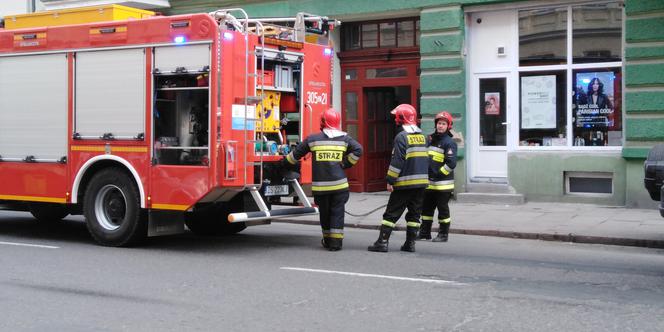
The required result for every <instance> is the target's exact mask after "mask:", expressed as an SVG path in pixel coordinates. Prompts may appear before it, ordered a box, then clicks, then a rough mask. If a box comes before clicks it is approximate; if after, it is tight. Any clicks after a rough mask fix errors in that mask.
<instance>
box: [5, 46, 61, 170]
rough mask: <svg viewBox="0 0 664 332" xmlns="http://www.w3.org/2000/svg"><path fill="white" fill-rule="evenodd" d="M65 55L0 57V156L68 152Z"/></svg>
mask: <svg viewBox="0 0 664 332" xmlns="http://www.w3.org/2000/svg"><path fill="white" fill-rule="evenodd" d="M67 138H68V134H67V57H66V55H65V54H48V55H31V56H14V57H3V58H0V156H2V158H21V159H23V158H25V157H26V156H34V157H35V158H37V159H53V160H55V159H60V158H62V157H64V156H66V155H67Z"/></svg>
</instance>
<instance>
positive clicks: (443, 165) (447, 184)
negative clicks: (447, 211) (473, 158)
mask: <svg viewBox="0 0 664 332" xmlns="http://www.w3.org/2000/svg"><path fill="white" fill-rule="evenodd" d="M427 145H428V151H427V153H428V155H429V186H427V189H429V190H439V191H453V190H454V168H455V167H456V155H457V145H456V143H455V142H454V140H453V139H452V137H451V134H449V132H447V133H445V134H435V133H434V134H431V135H429V137H427Z"/></svg>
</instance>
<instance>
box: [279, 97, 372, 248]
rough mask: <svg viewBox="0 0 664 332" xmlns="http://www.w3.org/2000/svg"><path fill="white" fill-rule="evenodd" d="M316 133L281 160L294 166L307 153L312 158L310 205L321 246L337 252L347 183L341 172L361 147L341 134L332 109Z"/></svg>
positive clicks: (358, 154) (338, 122)
mask: <svg viewBox="0 0 664 332" xmlns="http://www.w3.org/2000/svg"><path fill="white" fill-rule="evenodd" d="M320 130H321V132H320V133H317V134H312V135H309V136H307V138H305V139H304V141H302V142H301V143H300V144H298V145H297V146H296V147H295V149H293V151H291V153H289V154H288V155H287V156H286V157H285V158H284V160H285V162H287V163H290V164H292V165H295V164H296V163H297V160H299V159H300V158H302V157H304V156H305V155H306V154H307V153H309V152H311V154H312V168H313V170H312V173H313V183H312V187H311V189H312V192H313V194H314V202H315V203H316V204H317V205H318V209H319V213H320V226H321V228H322V230H323V240H322V241H321V244H322V245H323V247H324V248H326V249H328V250H330V251H337V250H341V247H342V243H343V238H344V212H345V204H346V202H348V197H349V193H348V180H347V179H346V174H345V173H344V171H343V170H344V169H345V168H349V167H352V166H353V165H355V164H356V163H357V162H358V160H360V156H361V155H362V146H361V145H360V143H358V142H357V141H356V140H355V139H353V138H352V137H350V136H348V135H347V134H346V133H345V132H343V131H341V114H339V112H337V111H336V110H334V109H333V108H330V109H328V110H327V111H325V112H323V114H321V117H320Z"/></svg>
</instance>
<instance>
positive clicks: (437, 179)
mask: <svg viewBox="0 0 664 332" xmlns="http://www.w3.org/2000/svg"><path fill="white" fill-rule="evenodd" d="M434 125H435V130H434V132H433V134H431V135H430V136H429V137H428V138H427V145H428V154H429V186H427V188H426V190H425V191H424V203H423V205H422V227H421V228H420V232H419V234H418V235H417V239H418V240H429V239H431V224H433V213H434V211H435V210H436V208H438V225H439V231H438V235H437V236H436V237H435V238H434V239H433V242H447V234H448V233H449V230H450V223H451V219H450V207H449V205H448V203H449V201H450V198H451V197H452V192H453V191H454V168H455V167H456V153H457V145H456V143H455V142H454V140H453V139H452V133H451V132H450V130H451V129H452V115H450V113H448V112H445V111H443V112H440V113H438V114H436V117H435V118H434Z"/></svg>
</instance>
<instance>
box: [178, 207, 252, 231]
mask: <svg viewBox="0 0 664 332" xmlns="http://www.w3.org/2000/svg"><path fill="white" fill-rule="evenodd" d="M231 202H233V201H231ZM231 202H229V203H231ZM230 211H231V209H230V208H229V206H228V205H227V204H215V205H212V206H209V207H205V208H203V209H200V210H198V211H195V212H190V213H187V214H186V215H185V219H184V222H185V224H186V225H187V228H189V230H190V231H191V232H192V233H194V234H196V235H202V236H219V235H233V234H237V233H239V232H241V231H243V230H244V229H245V228H247V225H246V224H245V223H243V222H239V223H229V222H228V219H227V218H228V214H229V213H230Z"/></svg>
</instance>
